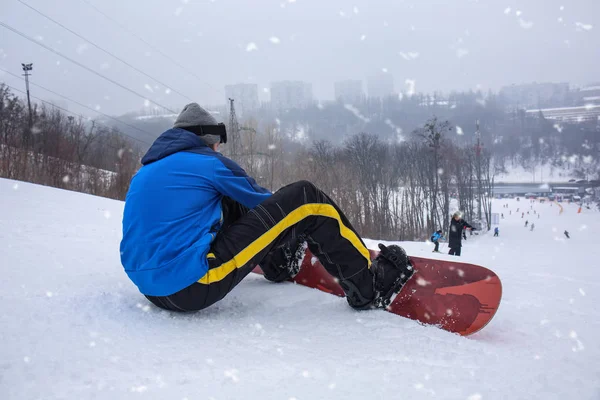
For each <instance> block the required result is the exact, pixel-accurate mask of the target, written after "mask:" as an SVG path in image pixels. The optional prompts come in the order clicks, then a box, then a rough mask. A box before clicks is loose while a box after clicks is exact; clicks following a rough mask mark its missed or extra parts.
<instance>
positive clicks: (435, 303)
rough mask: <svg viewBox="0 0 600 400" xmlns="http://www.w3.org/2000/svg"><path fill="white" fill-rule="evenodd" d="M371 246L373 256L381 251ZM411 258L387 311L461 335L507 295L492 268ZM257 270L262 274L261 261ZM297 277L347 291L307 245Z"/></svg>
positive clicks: (484, 319) (328, 290) (468, 332)
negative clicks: (410, 270)
mask: <svg viewBox="0 0 600 400" xmlns="http://www.w3.org/2000/svg"><path fill="white" fill-rule="evenodd" d="M369 251H370V253H371V259H374V258H375V257H376V256H377V254H378V251H375V250H369ZM409 258H410V261H411V263H412V265H413V268H414V270H415V273H414V274H413V276H412V277H411V278H410V279H409V280H408V282H406V284H405V285H404V286H403V287H402V290H401V291H400V293H398V295H397V296H396V298H395V299H394V301H393V302H392V303H391V304H390V305H389V306H388V307H387V308H386V310H387V311H388V312H391V313H393V314H397V315H400V316H402V317H405V318H410V319H413V320H416V321H419V322H421V323H423V324H428V325H435V326H437V327H439V328H441V329H444V330H446V331H449V332H453V333H458V334H460V335H462V336H467V335H471V334H473V333H475V332H478V331H480V330H481V329H483V328H484V327H485V326H486V325H487V324H488V323H489V322H490V321H491V319H492V318H493V317H494V314H495V313H496V311H497V310H498V307H499V305H500V300H501V298H502V283H501V282H500V278H498V276H497V275H496V274H495V273H494V272H493V271H491V270H489V269H487V268H484V267H482V266H480V265H475V264H468V263H462V262H458V261H455V260H451V261H450V260H434V259H431V258H422V257H414V256H409ZM254 272H255V273H258V274H262V270H261V269H260V267H259V266H257V267H256V268H254ZM292 281H293V282H295V283H297V284H299V285H303V286H307V287H310V288H315V289H319V290H320V291H322V292H326V293H330V294H333V295H336V296H340V297H344V296H345V295H344V291H343V290H342V288H341V286H340V285H339V284H338V283H337V280H336V278H334V277H333V276H331V275H329V274H328V273H327V271H326V270H325V268H324V267H323V266H322V265H321V263H320V262H319V261H318V259H317V258H316V257H314V256H313V255H312V254H311V252H310V251H309V250H308V249H307V250H306V253H305V255H304V258H303V260H302V267H301V269H300V272H299V273H298V275H296V276H295V277H294V279H293V280H292Z"/></svg>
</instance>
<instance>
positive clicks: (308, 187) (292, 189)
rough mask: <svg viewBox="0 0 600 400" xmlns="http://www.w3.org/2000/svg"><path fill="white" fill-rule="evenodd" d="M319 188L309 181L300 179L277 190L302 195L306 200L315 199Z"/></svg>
mask: <svg viewBox="0 0 600 400" xmlns="http://www.w3.org/2000/svg"><path fill="white" fill-rule="evenodd" d="M318 190H319V189H318V188H317V187H316V186H315V185H314V184H313V183H312V182H310V181H307V180H301V181H296V182H294V183H290V184H289V185H287V186H284V187H282V188H281V189H279V191H282V192H285V193H287V194H289V195H292V196H304V197H305V198H306V199H307V200H308V201H311V202H312V201H315V200H314V197H316V193H317V191H318Z"/></svg>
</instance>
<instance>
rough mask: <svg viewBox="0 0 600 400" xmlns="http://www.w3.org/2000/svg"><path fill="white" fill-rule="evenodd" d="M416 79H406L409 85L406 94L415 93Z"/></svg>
mask: <svg viewBox="0 0 600 400" xmlns="http://www.w3.org/2000/svg"><path fill="white" fill-rule="evenodd" d="M416 82H417V81H416V80H414V79H406V80H405V81H404V83H405V84H406V86H408V89H407V90H406V94H407V96H412V95H413V94H415V84H416Z"/></svg>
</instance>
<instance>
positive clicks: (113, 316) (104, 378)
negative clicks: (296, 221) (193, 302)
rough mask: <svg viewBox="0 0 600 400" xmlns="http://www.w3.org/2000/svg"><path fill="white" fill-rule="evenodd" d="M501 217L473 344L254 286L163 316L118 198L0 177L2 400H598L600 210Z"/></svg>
mask: <svg viewBox="0 0 600 400" xmlns="http://www.w3.org/2000/svg"><path fill="white" fill-rule="evenodd" d="M503 203H508V204H509V205H510V208H509V209H503V208H502V206H501V204H503ZM495 205H496V210H497V211H498V212H504V214H505V217H506V219H505V220H502V221H501V223H502V224H501V226H500V237H499V238H494V237H492V236H491V235H487V234H486V235H483V236H481V237H477V238H476V237H474V236H473V237H472V238H469V240H468V241H467V242H466V243H465V246H464V249H463V252H464V257H463V259H464V261H469V262H473V263H477V264H482V265H485V266H487V267H489V268H491V269H493V270H495V271H496V272H497V273H498V274H499V276H500V277H501V279H502V281H503V285H504V299H503V303H502V305H501V307H500V310H499V311H498V313H497V315H496V317H495V318H494V320H493V321H492V322H491V323H490V325H488V326H487V327H486V328H485V329H484V330H483V331H481V332H480V333H477V334H475V335H473V336H471V337H468V338H463V337H459V336H456V335H452V334H449V333H447V332H444V331H441V330H439V329H437V328H434V327H428V326H422V325H419V324H418V323H416V322H414V321H411V320H407V319H403V318H401V317H397V316H394V315H392V314H388V313H385V312H381V311H368V312H355V311H353V310H351V309H350V308H349V307H348V306H347V305H346V304H345V301H344V300H343V299H339V298H336V297H334V296H330V295H327V294H324V293H321V292H319V291H316V290H310V289H307V288H304V287H301V286H295V285H292V284H287V283H286V284H279V285H277V284H271V283H268V282H266V281H265V280H264V279H263V278H262V277H260V276H257V275H251V276H249V277H248V278H247V279H246V280H245V281H243V282H242V283H241V284H240V285H239V286H238V287H237V288H236V289H235V290H234V291H233V292H232V293H231V294H230V295H229V296H228V297H227V298H225V299H224V300H223V301H221V302H220V303H218V304H216V305H215V306H213V307H211V308H209V309H207V310H205V311H202V312H198V313H195V314H186V315H183V314H172V313H168V312H164V311H161V310H158V309H157V308H155V307H153V306H152V305H151V304H149V303H148V302H146V301H145V299H144V298H143V297H142V296H141V295H140V294H139V293H138V291H137V290H136V288H135V287H134V286H133V285H132V284H131V283H130V282H129V281H128V279H127V277H126V276H125V274H124V272H123V271H122V267H121V266H120V263H119V248H118V246H119V239H120V235H121V233H120V228H121V224H120V221H121V213H122V210H123V204H122V203H121V202H117V201H111V200H107V199H103V198H97V197H91V196H87V195H82V194H78V193H72V192H66V191H61V190H56V189H51V188H46V187H41V186H36V185H31V184H26V183H21V182H15V181H9V180H2V179H0V238H1V240H0V246H2V250H1V251H0V271H1V273H2V277H1V279H0V304H1V306H0V307H1V312H0V398H1V399H38V398H40V399H41V398H43V399H92V398H93V399H110V400H119V399H135V398H143V399H176V400H181V399H186V398H187V399H190V400H192V399H211V398H213V399H238V398H244V399H261V400H263V399H285V400H287V399H298V400H300V399H344V400H348V399H432V398H437V399H469V400H476V399H482V400H488V399H565V398H572V399H598V398H600V362H599V359H600V357H599V356H600V351H599V346H598V337H599V336H598V332H599V331H600V318H599V317H600V312H599V311H598V307H597V306H598V304H600V295H599V294H598V292H599V290H600V278H599V277H598V275H599V269H598V268H599V266H598V265H599V263H598V260H599V259H600V257H599V256H600V247H599V246H598V245H597V235H596V233H597V232H598V230H599V228H600V215H599V214H597V213H591V212H589V211H587V210H584V212H583V213H582V214H577V213H576V210H577V209H576V207H575V206H572V205H563V206H564V207H565V211H564V212H563V214H562V215H560V216H559V213H558V207H557V205H552V206H551V205H549V204H543V205H540V204H537V205H535V206H534V209H535V210H536V211H537V212H539V213H540V214H541V217H540V218H539V219H538V218H537V214H536V215H533V214H532V215H529V216H528V215H526V217H528V218H529V221H530V223H531V222H533V223H535V230H534V231H533V232H532V231H530V230H529V229H525V228H524V227H523V224H524V219H521V217H520V215H516V213H515V210H516V208H517V207H520V208H521V210H526V209H529V208H530V205H529V203H525V202H520V203H517V202H516V201H503V202H502V203H501V202H500V201H499V202H498V203H496V204H495ZM509 210H512V215H508V214H509ZM530 211H532V210H530ZM565 229H567V230H568V231H569V232H570V233H571V239H570V240H567V239H565V237H564V236H563V234H562V232H563V231H564V230H565ZM369 244H370V245H374V244H376V242H371V241H369ZM402 245H403V246H405V247H406V248H407V249H408V251H409V252H410V253H412V254H419V255H423V256H431V255H432V253H431V252H430V251H431V249H432V245H430V244H426V243H402ZM444 249H445V246H444V247H443V248H442V250H444ZM437 257H442V258H445V257H449V256H446V255H437Z"/></svg>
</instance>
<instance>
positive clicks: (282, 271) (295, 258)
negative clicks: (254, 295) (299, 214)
mask: <svg viewBox="0 0 600 400" xmlns="http://www.w3.org/2000/svg"><path fill="white" fill-rule="evenodd" d="M306 247H307V245H306V242H305V238H304V237H303V236H299V237H298V239H297V240H296V243H295V248H294V249H292V247H291V246H290V245H289V244H285V245H283V246H280V247H278V248H275V249H273V251H272V252H271V253H270V254H269V255H268V256H267V257H266V258H265V259H264V260H263V262H261V263H260V265H261V268H262V270H263V273H264V276H265V278H267V280H269V281H271V282H283V281H287V280H289V279H292V278H293V277H295V276H296V275H298V272H300V267H301V266H302V260H303V259H304V253H305V252H306Z"/></svg>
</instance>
